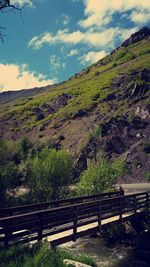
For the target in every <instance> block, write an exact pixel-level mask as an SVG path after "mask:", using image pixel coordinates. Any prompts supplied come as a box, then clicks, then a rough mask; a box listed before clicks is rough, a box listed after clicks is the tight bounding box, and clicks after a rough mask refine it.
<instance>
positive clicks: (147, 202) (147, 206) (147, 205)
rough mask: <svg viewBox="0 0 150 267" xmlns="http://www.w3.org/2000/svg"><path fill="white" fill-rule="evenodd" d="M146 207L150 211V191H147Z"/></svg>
mask: <svg viewBox="0 0 150 267" xmlns="http://www.w3.org/2000/svg"><path fill="white" fill-rule="evenodd" d="M146 209H147V212H148V211H149V193H148V192H146Z"/></svg>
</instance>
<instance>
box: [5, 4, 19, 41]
mask: <svg viewBox="0 0 150 267" xmlns="http://www.w3.org/2000/svg"><path fill="white" fill-rule="evenodd" d="M7 9H12V10H17V11H20V12H21V10H22V8H20V7H18V6H14V5H12V4H11V1H10V0H0V11H1V12H3V11H4V10H7ZM3 30H5V27H2V26H0V39H1V41H2V42H3V41H4V39H3V37H4V35H3V33H2V31H3Z"/></svg>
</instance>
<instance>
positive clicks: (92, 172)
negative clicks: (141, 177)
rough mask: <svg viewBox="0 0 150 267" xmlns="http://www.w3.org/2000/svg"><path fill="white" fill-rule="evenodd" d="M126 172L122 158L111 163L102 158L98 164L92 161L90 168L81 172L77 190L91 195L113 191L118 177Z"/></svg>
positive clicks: (81, 193)
mask: <svg viewBox="0 0 150 267" xmlns="http://www.w3.org/2000/svg"><path fill="white" fill-rule="evenodd" d="M124 172H125V166H124V162H123V161H122V160H120V159H118V160H115V161H114V162H113V163H109V162H108V161H107V160H106V159H104V158H102V159H101V160H99V161H98V162H97V163H96V164H95V163H92V164H91V166H90V167H89V169H87V170H86V171H84V172H83V173H82V174H81V176H80V181H79V183H78V184H77V192H78V194H79V195H90V194H95V193H101V192H104V191H111V190H112V189H114V186H115V183H116V180H117V178H118V177H119V176H121V175H123V174H124Z"/></svg>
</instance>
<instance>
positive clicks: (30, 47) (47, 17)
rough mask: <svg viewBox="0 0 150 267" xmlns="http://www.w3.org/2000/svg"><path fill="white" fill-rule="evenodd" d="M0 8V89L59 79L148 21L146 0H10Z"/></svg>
mask: <svg viewBox="0 0 150 267" xmlns="http://www.w3.org/2000/svg"><path fill="white" fill-rule="evenodd" d="M11 4H13V5H14V6H16V7H19V8H22V9H21V12H19V11H17V10H15V11H13V10H10V9H7V10H3V12H1V13H0V27H4V28H5V29H1V32H2V33H3V39H4V42H2V41H1V40H0V92H3V91H8V90H20V89H29V88H33V87H41V86H46V85H49V84H55V83H59V82H62V81H64V80H66V79H68V78H69V77H71V76H72V75H74V74H75V73H78V72H80V71H81V70H82V69H83V68H85V67H86V66H88V65H90V64H92V63H95V62H96V61H98V60H99V59H101V58H103V57H104V56H105V55H107V54H108V53H109V52H111V51H112V50H113V49H114V48H115V47H117V46H119V45H120V44H121V43H122V42H123V41H124V40H125V39H127V38H128V37H129V36H130V35H131V34H132V33H134V32H136V31H137V30H139V29H140V28H142V27H143V26H146V25H147V26H148V25H149V24H150V0H12V1H11Z"/></svg>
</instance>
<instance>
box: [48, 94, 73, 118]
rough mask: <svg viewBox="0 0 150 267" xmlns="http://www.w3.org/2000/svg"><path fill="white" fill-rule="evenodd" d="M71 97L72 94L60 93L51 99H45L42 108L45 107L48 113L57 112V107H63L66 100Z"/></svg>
mask: <svg viewBox="0 0 150 267" xmlns="http://www.w3.org/2000/svg"><path fill="white" fill-rule="evenodd" d="M71 98H72V95H69V94H62V95H59V96H58V97H57V98H54V99H53V100H50V101H47V102H46V103H45V104H44V105H43V108H45V109H47V111H48V113H49V114H53V113H55V112H57V110H58V109H60V108H63V107H65V106H66V105H67V103H68V101H69V100H70V99H71Z"/></svg>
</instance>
